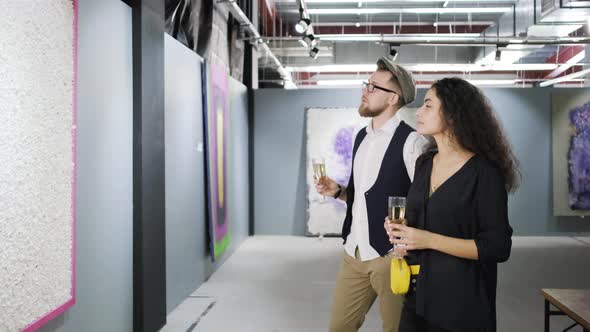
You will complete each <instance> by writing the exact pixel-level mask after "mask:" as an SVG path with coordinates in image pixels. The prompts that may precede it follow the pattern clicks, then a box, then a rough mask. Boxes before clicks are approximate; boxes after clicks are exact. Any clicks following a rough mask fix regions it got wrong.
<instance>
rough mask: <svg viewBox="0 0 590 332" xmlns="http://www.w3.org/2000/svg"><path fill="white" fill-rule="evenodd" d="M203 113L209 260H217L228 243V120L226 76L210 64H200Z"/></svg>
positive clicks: (225, 72)
mask: <svg viewBox="0 0 590 332" xmlns="http://www.w3.org/2000/svg"><path fill="white" fill-rule="evenodd" d="M202 73H203V86H204V87H206V89H203V113H204V122H205V142H206V144H205V145H206V147H205V149H206V157H205V158H206V164H207V167H206V171H207V212H208V213H207V214H208V221H209V223H208V226H209V239H210V249H211V259H212V260H216V259H217V258H219V256H221V254H223V252H224V251H225V250H226V249H227V247H228V246H229V244H230V233H229V229H228V206H229V205H228V201H227V199H228V181H227V179H228V177H227V170H228V165H227V162H228V120H229V92H228V89H229V76H228V73H227V70H226V69H225V68H224V67H223V66H220V65H216V64H212V63H204V64H203V70H202Z"/></svg>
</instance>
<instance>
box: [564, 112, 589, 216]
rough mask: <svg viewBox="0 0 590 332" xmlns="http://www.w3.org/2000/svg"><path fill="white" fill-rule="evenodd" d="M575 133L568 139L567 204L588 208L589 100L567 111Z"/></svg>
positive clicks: (576, 207) (583, 208) (576, 208)
mask: <svg viewBox="0 0 590 332" xmlns="http://www.w3.org/2000/svg"><path fill="white" fill-rule="evenodd" d="M569 119H570V123H571V125H572V127H573V128H574V130H575V134H574V135H572V137H571V141H570V149H569V153H568V159H569V165H568V166H569V167H568V168H569V181H568V184H569V205H570V208H571V209H572V210H590V102H588V103H585V104H583V105H582V106H579V107H576V108H574V109H573V110H571V111H570V113H569Z"/></svg>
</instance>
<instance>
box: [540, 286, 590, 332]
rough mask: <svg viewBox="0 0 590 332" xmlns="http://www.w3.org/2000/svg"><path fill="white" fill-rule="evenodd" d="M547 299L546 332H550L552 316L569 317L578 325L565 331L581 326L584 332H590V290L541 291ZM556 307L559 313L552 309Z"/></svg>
mask: <svg viewBox="0 0 590 332" xmlns="http://www.w3.org/2000/svg"><path fill="white" fill-rule="evenodd" d="M541 293H542V294H543V297H545V332H549V321H550V317H551V316H563V315H567V316H569V317H570V318H571V319H573V320H574V321H575V322H576V323H574V324H573V325H571V326H570V327H568V328H566V329H565V330H563V331H569V330H570V329H572V328H573V327H574V326H576V325H580V326H581V327H582V328H583V329H584V332H590V289H546V288H544V289H541ZM550 304H552V305H553V306H555V307H556V308H557V309H559V310H557V311H553V310H551V309H550V307H549V305H550Z"/></svg>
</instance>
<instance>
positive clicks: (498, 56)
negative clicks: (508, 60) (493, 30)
mask: <svg viewBox="0 0 590 332" xmlns="http://www.w3.org/2000/svg"><path fill="white" fill-rule="evenodd" d="M495 59H496V61H500V60H502V51H500V50H499V49H496V58H495Z"/></svg>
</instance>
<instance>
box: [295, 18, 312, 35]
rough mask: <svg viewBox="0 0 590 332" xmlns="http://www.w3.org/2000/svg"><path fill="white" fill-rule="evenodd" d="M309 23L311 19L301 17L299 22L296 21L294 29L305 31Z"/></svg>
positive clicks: (299, 31) (300, 31)
mask: <svg viewBox="0 0 590 332" xmlns="http://www.w3.org/2000/svg"><path fill="white" fill-rule="evenodd" d="M310 24H311V21H310V20H309V19H308V18H303V17H302V18H301V19H299V22H297V24H295V31H297V32H298V33H304V32H305V31H307V28H309V25H310Z"/></svg>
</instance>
